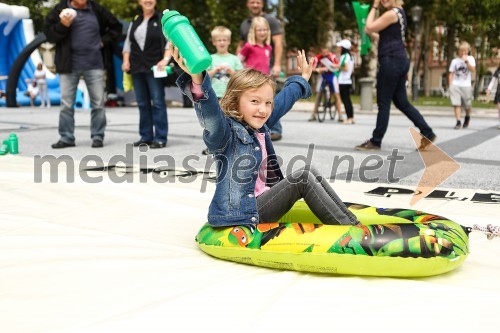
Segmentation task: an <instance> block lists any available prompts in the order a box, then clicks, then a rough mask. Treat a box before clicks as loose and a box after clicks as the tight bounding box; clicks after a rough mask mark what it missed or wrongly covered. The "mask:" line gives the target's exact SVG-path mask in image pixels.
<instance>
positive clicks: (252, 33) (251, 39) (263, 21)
mask: <svg viewBox="0 0 500 333" xmlns="http://www.w3.org/2000/svg"><path fill="white" fill-rule="evenodd" d="M258 24H263V25H265V26H266V29H267V38H266V40H265V43H266V44H267V45H270V44H271V27H270V26H269V22H267V20H266V19H265V18H263V17H262V16H257V17H254V18H253V20H252V24H251V25H250V30H249V31H248V38H247V39H248V42H249V43H250V44H252V45H255V44H257V42H256V41H255V29H256V28H257V25H258Z"/></svg>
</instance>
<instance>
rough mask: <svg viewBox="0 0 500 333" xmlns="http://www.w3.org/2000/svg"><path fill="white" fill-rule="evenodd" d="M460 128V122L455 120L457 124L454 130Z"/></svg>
mask: <svg viewBox="0 0 500 333" xmlns="http://www.w3.org/2000/svg"><path fill="white" fill-rule="evenodd" d="M461 128H462V122H461V121H460V120H457V124H456V125H455V129H461Z"/></svg>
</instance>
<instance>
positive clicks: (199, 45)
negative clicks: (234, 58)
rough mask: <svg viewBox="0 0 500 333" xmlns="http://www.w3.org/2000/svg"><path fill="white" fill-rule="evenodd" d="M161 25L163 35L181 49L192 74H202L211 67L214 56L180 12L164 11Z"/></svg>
mask: <svg viewBox="0 0 500 333" xmlns="http://www.w3.org/2000/svg"><path fill="white" fill-rule="evenodd" d="M161 25H162V27H163V34H164V35H165V37H167V39H168V40H169V41H171V42H172V43H174V45H175V46H176V47H177V48H178V49H179V52H180V54H181V56H182V57H183V58H184V61H185V65H186V67H187V69H188V70H189V71H190V72H191V73H193V74H198V73H201V72H202V71H204V70H205V69H207V67H208V66H210V64H211V63H212V56H211V55H210V53H208V51H207V49H206V48H205V45H203V42H202V41H201V39H200V37H199V36H198V34H197V33H196V31H195V30H194V28H193V27H192V26H191V24H190V23H189V20H188V18H187V17H185V16H182V15H181V14H179V12H178V11H175V10H168V9H166V10H165V11H163V17H162V18H161Z"/></svg>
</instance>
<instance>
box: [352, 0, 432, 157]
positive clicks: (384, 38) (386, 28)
mask: <svg viewBox="0 0 500 333" xmlns="http://www.w3.org/2000/svg"><path fill="white" fill-rule="evenodd" d="M380 2H382V6H383V7H384V8H385V9H386V11H385V13H383V14H382V15H381V16H380V17H378V18H376V14H377V11H378V9H379V4H380ZM402 5H403V1H402V0H383V1H380V0H374V2H373V6H372V7H371V9H370V12H369V14H368V17H367V19H366V27H365V31H366V32H367V33H368V34H370V35H372V36H374V37H375V38H378V39H379V43H378V62H379V69H378V74H377V106H378V114H377V125H376V126H375V130H374V131H373V134H372V137H371V139H369V140H366V141H365V142H364V143H362V144H360V145H359V146H356V147H355V149H357V150H380V147H381V145H382V139H383V138H384V135H385V133H386V131H387V127H388V125H389V114H390V109H391V101H392V102H394V105H395V106H396V107H397V108H398V109H399V110H401V112H403V113H404V115H405V116H407V117H408V119H410V120H411V121H412V122H413V124H414V125H415V126H416V127H418V129H419V130H420V133H421V134H422V135H423V136H424V137H426V138H427V140H422V141H421V143H420V146H419V147H418V149H419V150H422V149H424V148H425V147H427V146H428V145H429V144H430V142H434V141H435V140H436V135H435V134H434V132H433V131H432V128H431V127H430V126H429V125H428V124H427V122H426V121H425V119H424V117H423V116H422V114H420V112H419V111H418V110H417V109H416V108H415V107H414V106H413V105H412V104H411V103H410V102H409V101H408V96H407V94H406V76H407V74H408V70H409V68H410V60H409V59H408V57H407V55H406V50H405V41H404V39H405V32H406V28H407V19H406V13H405V11H404V9H403V7H402Z"/></svg>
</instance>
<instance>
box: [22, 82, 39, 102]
mask: <svg viewBox="0 0 500 333" xmlns="http://www.w3.org/2000/svg"><path fill="white" fill-rule="evenodd" d="M26 82H27V83H28V90H26V91H25V92H24V95H25V96H28V97H29V98H30V105H31V106H35V98H36V96H38V86H37V84H36V80H30V79H27V80H26Z"/></svg>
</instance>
